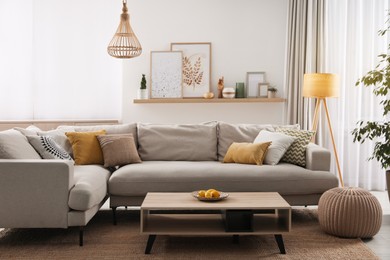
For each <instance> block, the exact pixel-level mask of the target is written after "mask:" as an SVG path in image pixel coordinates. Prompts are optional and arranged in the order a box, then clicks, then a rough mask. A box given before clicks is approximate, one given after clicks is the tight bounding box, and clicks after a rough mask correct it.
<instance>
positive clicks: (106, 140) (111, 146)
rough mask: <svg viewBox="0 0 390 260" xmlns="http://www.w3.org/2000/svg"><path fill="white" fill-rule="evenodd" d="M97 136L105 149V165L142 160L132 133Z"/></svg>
mask: <svg viewBox="0 0 390 260" xmlns="http://www.w3.org/2000/svg"><path fill="white" fill-rule="evenodd" d="M97 138H98V140H99V143H100V147H101V148H102V151H103V158H104V167H115V166H122V165H126V164H130V163H140V162H142V161H141V159H140V158H139V155H138V152H137V148H136V147H135V143H134V138H133V135H132V134H119V135H98V136H97Z"/></svg>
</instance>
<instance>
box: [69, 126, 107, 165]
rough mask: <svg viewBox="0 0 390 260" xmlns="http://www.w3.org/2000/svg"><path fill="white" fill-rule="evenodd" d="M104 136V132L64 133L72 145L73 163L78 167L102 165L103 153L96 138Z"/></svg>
mask: <svg viewBox="0 0 390 260" xmlns="http://www.w3.org/2000/svg"><path fill="white" fill-rule="evenodd" d="M105 134H106V131H105V130H101V131H96V132H66V133H65V135H66V136H67V137H68V139H69V142H70V143H71V144H72V150H73V157H74V161H75V163H76V164H78V165H83V164H104V160H103V153H102V149H101V148H100V144H99V141H98V139H97V136H98V135H105Z"/></svg>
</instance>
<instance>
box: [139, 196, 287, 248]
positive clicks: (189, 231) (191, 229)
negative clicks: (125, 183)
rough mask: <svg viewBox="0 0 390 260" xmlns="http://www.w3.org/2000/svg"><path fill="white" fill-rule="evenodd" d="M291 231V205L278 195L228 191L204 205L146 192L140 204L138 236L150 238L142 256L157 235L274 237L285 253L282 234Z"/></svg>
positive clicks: (179, 197) (186, 199)
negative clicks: (223, 195) (226, 196)
mask: <svg viewBox="0 0 390 260" xmlns="http://www.w3.org/2000/svg"><path fill="white" fill-rule="evenodd" d="M290 229H291V206H290V205H289V204H288V203H287V202H286V201H285V200H284V199H283V198H282V197H281V196H280V195H279V193H277V192H231V193H229V197H228V198H227V199H225V200H221V201H217V202H203V201H198V200H197V199H196V198H194V197H193V196H192V195H191V193H190V192H188V193H167V192H164V193H154V192H152V193H148V194H147V195H146V197H145V200H144V202H143V203H142V205H141V234H146V235H149V238H148V242H147V245H146V249H145V254H149V253H150V251H151V250H152V247H153V243H154V241H155V239H156V236H157V235H196V236H220V235H225V236H226V235H233V241H235V242H238V238H239V235H267V234H272V235H274V236H275V239H276V242H277V244H278V247H279V250H280V253H281V254H285V253H286V251H285V248H284V243H283V237H282V234H284V233H287V232H289V231H290Z"/></svg>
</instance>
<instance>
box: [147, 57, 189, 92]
mask: <svg viewBox="0 0 390 260" xmlns="http://www.w3.org/2000/svg"><path fill="white" fill-rule="evenodd" d="M182 57H183V55H182V52H181V51H173V52H169V51H165V52H164V51H161V52H159V51H153V52H151V89H150V91H151V92H150V97H151V98H181V97H182Z"/></svg>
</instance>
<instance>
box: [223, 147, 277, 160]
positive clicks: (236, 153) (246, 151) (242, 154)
mask: <svg viewBox="0 0 390 260" xmlns="http://www.w3.org/2000/svg"><path fill="white" fill-rule="evenodd" d="M270 144H271V142H266V143H257V144H252V143H232V144H231V145H230V147H229V149H228V151H227V153H226V155H225V158H223V162H224V163H243V164H257V165H262V164H263V160H264V158H265V154H266V152H267V149H268V146H270Z"/></svg>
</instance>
